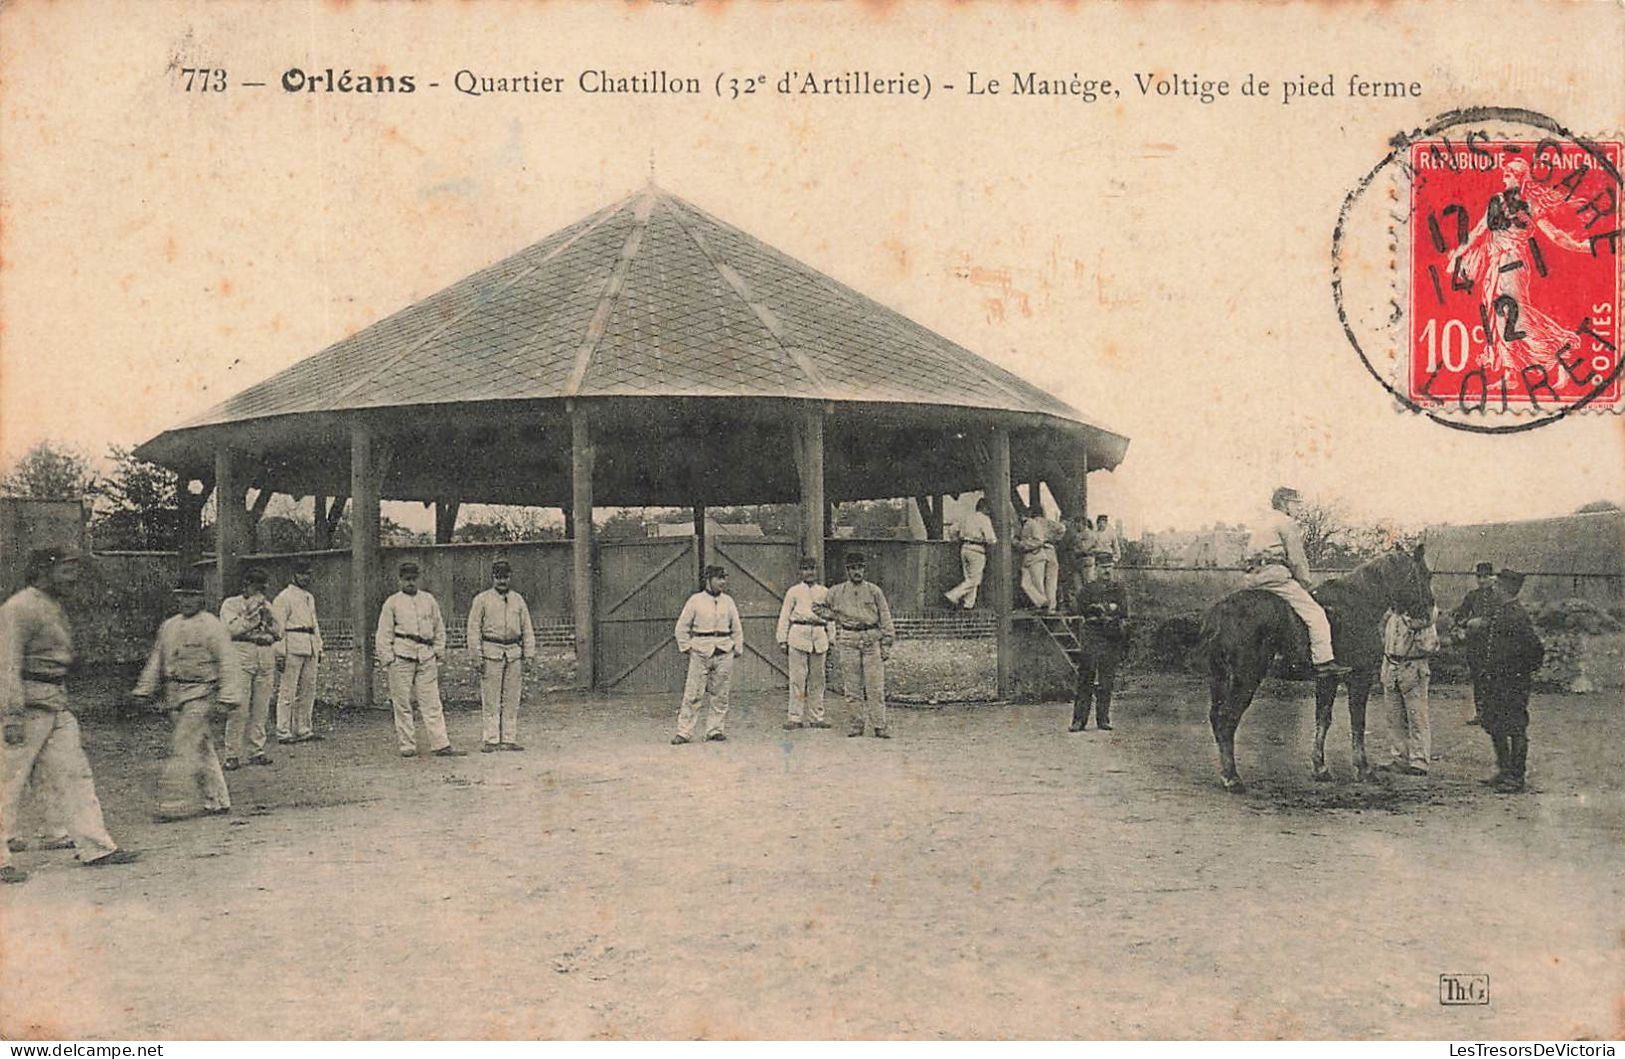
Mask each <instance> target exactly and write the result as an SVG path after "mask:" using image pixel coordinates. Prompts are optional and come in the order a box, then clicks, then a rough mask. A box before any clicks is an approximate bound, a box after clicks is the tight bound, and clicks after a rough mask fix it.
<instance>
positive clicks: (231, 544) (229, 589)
mask: <svg viewBox="0 0 1625 1059" xmlns="http://www.w3.org/2000/svg"><path fill="white" fill-rule="evenodd" d="M241 467H242V458H241V456H240V455H239V454H238V453H235V452H233V451H232V450H231V448H230V447H229V446H221V447H220V448H218V449H216V450H215V451H214V494H215V517H214V550H215V568H216V571H217V572H218V573H219V575H220V596H221V598H222V599H224V598H225V597H226V596H229V595H231V594H232V593H234V592H236V591H237V577H238V569H239V567H240V566H241V556H242V554H243V546H244V544H246V543H247V541H246V540H245V538H246V537H247V533H246V532H245V530H246V523H247V521H248V512H247V511H246V510H245V509H244V507H243V498H244V494H245V493H246V492H247V489H246V487H245V485H244V483H243V479H242V477H241V474H242V472H241ZM215 605H218V601H216V602H215Z"/></svg>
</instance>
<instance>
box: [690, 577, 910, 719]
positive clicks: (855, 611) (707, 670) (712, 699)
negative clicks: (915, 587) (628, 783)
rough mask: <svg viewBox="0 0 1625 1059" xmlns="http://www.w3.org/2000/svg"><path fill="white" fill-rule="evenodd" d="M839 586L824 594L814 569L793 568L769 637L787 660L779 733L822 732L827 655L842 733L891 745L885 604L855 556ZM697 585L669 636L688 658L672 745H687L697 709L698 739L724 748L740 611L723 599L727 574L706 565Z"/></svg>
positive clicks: (890, 628)
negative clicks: (836, 685) (701, 725)
mask: <svg viewBox="0 0 1625 1059" xmlns="http://www.w3.org/2000/svg"><path fill="white" fill-rule="evenodd" d="M842 565H843V566H844V567H845V569H846V579H845V580H843V581H841V582H840V583H839V584H836V585H834V586H833V587H830V586H826V585H823V584H821V583H820V582H819V580H818V562H817V560H816V559H813V558H812V557H811V556H808V557H805V558H803V559H802V560H801V562H800V563H799V570H798V572H799V574H800V578H801V579H800V581H798V582H797V583H796V584H794V585H791V586H790V587H789V589H788V590H787V591H786V592H785V594H784V602H783V604H782V605H781V607H780V608H779V621H778V627H777V629H776V630H775V633H774V639H775V640H776V641H777V643H778V645H779V648H780V649H781V650H783V651H785V652H786V653H787V655H788V656H789V680H790V692H789V708H788V718H787V719H786V720H785V722H784V728H785V730H786V731H795V730H797V729H802V728H829V727H831V724H830V722H829V721H828V720H826V719H825V716H824V689H825V680H826V673H825V668H826V666H827V664H828V659H829V653H830V651H831V649H832V648H833V650H834V652H835V657H836V661H837V663H838V665H839V667H840V674H841V692H842V697H843V698H844V700H845V702H846V708H847V721H848V727H847V735H849V736H862V735H864V734H866V733H868V732H873V733H874V735H875V737H876V738H877V739H890V738H891V728H890V727H889V726H888V725H887V723H886V662H887V660H888V657H889V655H890V653H891V647H892V644H893V643H895V642H896V639H897V630H896V627H895V626H894V624H893V623H892V614H891V605H890V604H889V603H888V602H887V601H886V593H885V592H884V591H882V589H881V588H880V586H879V585H877V584H875V583H874V582H872V581H870V580H868V560H867V558H866V557H865V556H864V555H863V553H862V552H857V551H850V552H847V553H846V556H845V559H844V561H843V564H842ZM704 580H705V587H704V588H703V589H702V590H700V591H699V592H696V593H694V594H693V595H692V596H690V597H689V599H688V602H687V603H685V604H684V605H683V611H682V613H681V614H680V615H678V618H677V626H676V629H675V630H674V633H675V636H676V639H677V649H678V650H679V651H681V652H682V653H683V654H686V655H687V656H688V676H687V678H686V679H685V681H684V683H683V698H682V703H681V705H680V706H679V707H678V711H677V731H676V733H675V734H674V735H673V736H672V737H671V742H672V745H673V746H681V745H683V744H684V743H690V742H693V741H694V738H695V726H696V725H697V724H698V721H699V716H700V712H701V710H702V707H703V709H704V711H705V714H706V721H705V734H704V738H705V740H706V741H708V742H717V743H720V742H725V741H726V740H727V738H728V735H727V732H726V731H724V725H725V723H726V722H727V718H728V702H729V695H730V689H731V686H732V681H733V666H734V659H735V658H736V657H738V656H739V655H742V654H744V653H745V630H744V626H743V624H742V623H741V622H740V619H739V608H738V606H737V605H735V603H734V600H733V597H732V596H730V595H728V593H727V587H728V572H727V570H725V569H724V568H722V567H720V566H707V567H706V568H705V571H704Z"/></svg>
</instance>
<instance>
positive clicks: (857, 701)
mask: <svg viewBox="0 0 1625 1059" xmlns="http://www.w3.org/2000/svg"><path fill="white" fill-rule="evenodd" d="M835 658H836V660H837V661H838V662H839V663H840V666H841V697H842V698H843V699H844V700H846V716H847V723H849V724H850V725H851V726H852V727H853V728H862V727H863V726H864V725H865V724H872V725H874V726H875V727H876V728H884V727H886V661H885V659H883V658H882V657H881V656H880V633H878V632H876V631H873V630H870V631H866V632H858V633H849V632H845V631H842V632H839V633H837V634H836V639H835Z"/></svg>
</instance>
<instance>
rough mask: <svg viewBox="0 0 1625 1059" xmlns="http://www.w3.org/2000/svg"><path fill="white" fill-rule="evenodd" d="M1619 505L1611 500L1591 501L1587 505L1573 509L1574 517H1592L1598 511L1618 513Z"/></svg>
mask: <svg viewBox="0 0 1625 1059" xmlns="http://www.w3.org/2000/svg"><path fill="white" fill-rule="evenodd" d="M1618 510H1619V505H1618V504H1616V503H1614V502H1613V501H1612V500H1593V501H1591V503H1589V504H1581V505H1580V506H1579V507H1577V508H1575V509H1574V513H1575V514H1576V515H1594V514H1596V513H1598V512H1600V511H1618Z"/></svg>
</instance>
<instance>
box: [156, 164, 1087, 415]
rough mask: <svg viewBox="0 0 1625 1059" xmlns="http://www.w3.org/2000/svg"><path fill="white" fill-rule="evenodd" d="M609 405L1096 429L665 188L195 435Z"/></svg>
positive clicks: (459, 290) (378, 327) (362, 339)
mask: <svg viewBox="0 0 1625 1059" xmlns="http://www.w3.org/2000/svg"><path fill="white" fill-rule="evenodd" d="M611 395H616V396H619V395H638V396H657V395H672V396H705V397H728V396H732V397H804V398H812V399H822V400H832V401H876V402H905V403H911V404H942V405H957V406H965V407H972V408H988V409H1000V410H1008V411H1019V412H1038V413H1043V414H1046V415H1051V416H1057V417H1060V418H1063V419H1068V420H1072V421H1075V422H1085V420H1084V419H1083V417H1082V416H1081V415H1080V413H1079V412H1078V411H1077V410H1076V409H1074V408H1072V407H1071V406H1070V405H1067V404H1065V403H1064V402H1062V401H1059V400H1057V399H1056V398H1054V397H1052V396H1050V395H1049V394H1047V393H1045V392H1044V391H1042V390H1040V389H1038V388H1037V387H1035V386H1032V385H1030V384H1028V383H1026V382H1024V381H1023V380H1021V379H1019V378H1017V377H1016V376H1014V375H1012V374H1010V373H1009V372H1007V371H1004V370H1003V369H1001V368H998V367H996V366H995V365H993V364H991V363H989V362H988V361H986V360H983V359H982V358H981V357H978V356H977V355H976V354H974V353H972V352H970V351H969V350H967V349H965V348H964V347H963V346H960V345H958V344H956V343H954V342H951V341H949V340H948V339H946V338H943V337H942V336H941V335H938V334H935V333H934V332H932V331H929V330H927V329H926V328H924V327H921V326H920V325H919V324H916V323H914V322H913V321H912V320H909V319H907V318H906V317H904V316H902V315H900V314H898V313H896V312H893V311H892V310H890V309H887V308H886V307H885V306H882V305H879V304H877V303H876V302H874V301H872V300H871V299H869V298H866V297H864V296H863V295H861V294H859V293H858V292H857V291H854V290H852V289H851V288H849V287H846V286H843V285H842V284H840V283H837V282H836V281H834V280H832V279H830V278H829V277H828V276H825V275H823V274H822V273H820V272H818V271H816V270H814V269H812V268H810V267H808V266H807V265H804V264H802V263H801V262H799V261H796V260H794V259H792V258H790V257H788V256H787V255H785V254H782V253H780V252H779V251H777V250H774V249H773V248H772V247H770V246H767V245H766V244H764V243H762V242H761V241H760V240H757V239H755V238H753V237H752V236H750V235H747V234H746V233H744V232H742V231H740V230H739V229H737V228H734V227H732V226H731V225H728V224H725V223H723V222H722V221H719V220H717V219H716V218H715V217H712V216H711V215H710V214H707V213H705V212H704V211H702V210H700V209H698V208H697V207H695V206H693V205H690V204H689V203H687V202H684V201H683V200H682V199H679V198H677V197H676V196H673V195H671V194H668V193H666V192H664V191H661V190H659V189H657V188H653V187H651V188H648V189H646V190H644V191H642V192H639V193H638V194H635V195H633V196H630V197H629V198H627V199H624V200H622V201H621V202H618V203H615V204H614V205H612V206H609V207H606V208H605V209H603V210H600V211H599V212H597V213H595V214H593V215H592V216H590V217H587V218H585V219H583V220H581V221H578V222H577V223H575V224H573V225H571V226H570V227H568V228H565V229H563V230H562V231H558V232H555V233H553V234H552V235H550V236H548V237H547V238H545V239H543V240H542V241H541V242H539V243H536V244H535V245H533V246H530V247H527V248H526V249H524V250H521V251H520V252H519V253H517V254H514V255H513V256H512V257H509V258H507V259H505V260H503V261H500V262H498V263H496V264H494V265H492V266H490V267H489V268H486V269H483V270H481V271H479V272H476V273H475V274H473V275H472V276H469V277H467V278H465V279H463V280H460V281H458V282H457V283H454V284H452V285H451V286H450V287H447V288H446V289H445V290H443V291H440V292H439V293H437V294H433V295H430V296H429V297H427V298H424V299H423V300H422V301H419V302H417V303H415V304H413V305H410V306H407V307H406V308H404V309H402V310H400V311H399V312H397V313H394V314H393V315H391V316H388V317H386V318H384V319H382V320H380V321H378V322H377V323H375V324H373V325H371V326H370V327H367V328H365V329H363V330H361V331H358V332H356V333H355V334H353V335H351V336H349V337H347V338H345V339H342V340H340V341H338V342H336V343H334V344H333V345H331V346H329V347H328V348H326V349H324V350H322V351H321V352H320V353H317V354H315V355H314V356H312V357H309V358H307V359H305V360H303V361H301V362H300V363H298V364H295V365H294V366H293V367H291V368H289V369H287V370H286V371H283V372H281V373H279V374H277V375H275V376H273V377H271V378H269V379H267V380H265V381H264V382H262V383H259V384H258V385H256V386H252V387H250V388H248V389H247V390H244V391H243V392H241V393H239V394H237V395H236V396H234V397H232V398H230V399H229V400H227V401H225V402H223V403H221V404H219V405H217V406H216V407H214V408H212V409H210V410H209V411H207V412H205V413H204V414H202V415H201V416H199V417H197V418H196V419H194V420H192V421H191V422H189V423H186V424H183V428H187V427H198V426H207V425H211V424H220V423H228V422H233V421H237V420H243V419H252V418H257V417H263V416H276V415H287V414H290V413H299V412H318V411H339V410H343V409H348V408H379V407H400V406H410V405H424V404H437V403H446V402H462V401H495V400H522V399H535V398H548V397H574V396H582V397H591V396H611Z"/></svg>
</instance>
